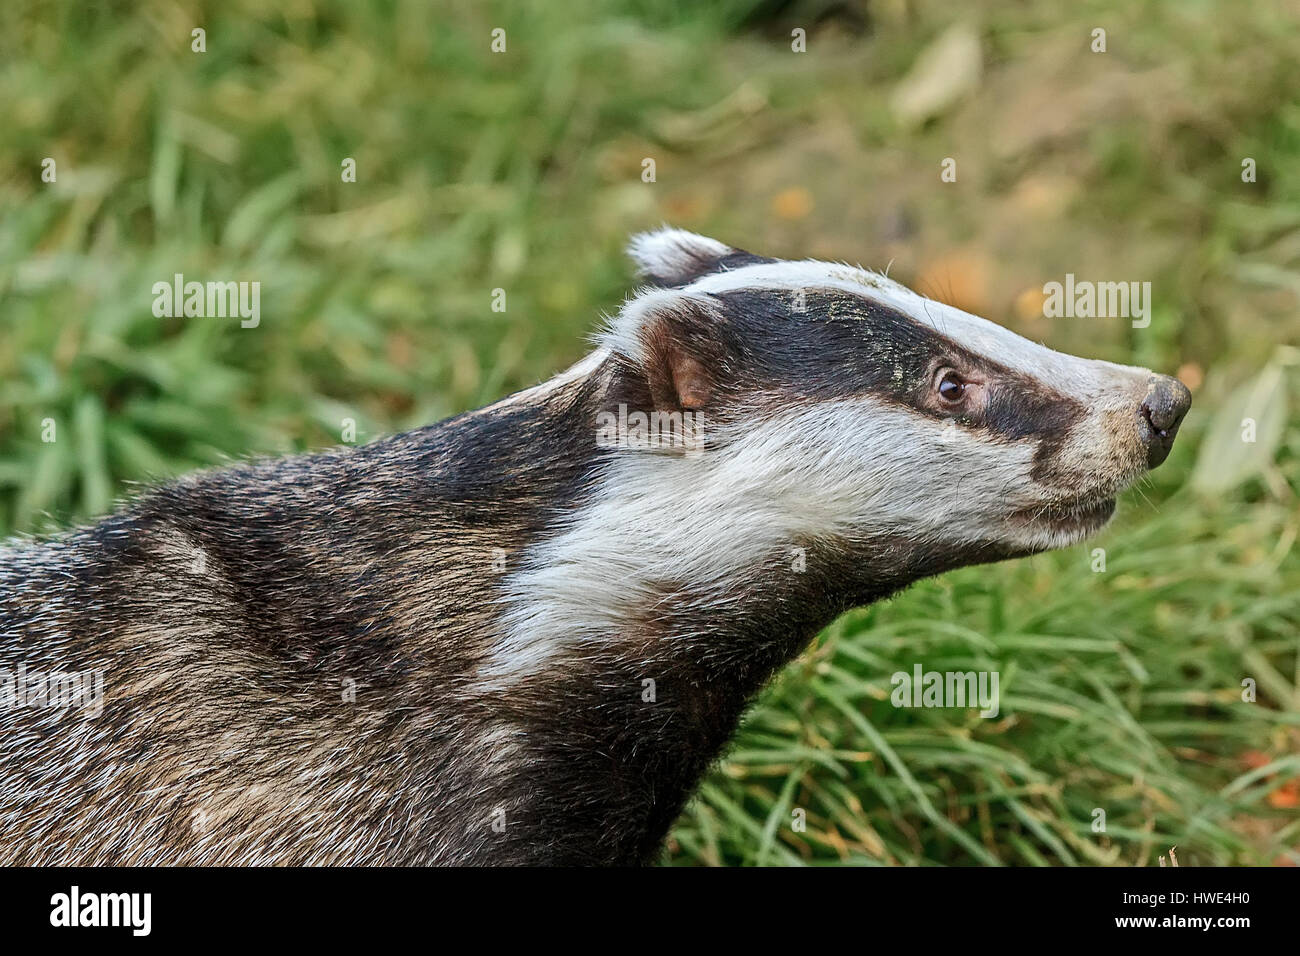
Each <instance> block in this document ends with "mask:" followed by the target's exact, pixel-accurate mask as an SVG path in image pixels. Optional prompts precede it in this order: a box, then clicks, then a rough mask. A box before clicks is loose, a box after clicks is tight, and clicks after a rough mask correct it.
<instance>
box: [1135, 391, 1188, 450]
mask: <svg viewBox="0 0 1300 956" xmlns="http://www.w3.org/2000/svg"><path fill="white" fill-rule="evenodd" d="M1191 405H1192V393H1191V392H1190V391H1188V389H1187V386H1186V385H1184V384H1183V383H1182V382H1180V381H1178V379H1176V378H1170V377H1169V376H1168V375H1153V376H1151V379H1150V381H1149V382H1148V383H1147V395H1146V398H1145V399H1143V400H1142V405H1141V407H1140V408H1139V410H1138V415H1139V417H1140V420H1139V423H1138V427H1139V430H1140V431H1141V435H1142V440H1143V442H1145V443H1146V448H1147V467H1148V468H1154V467H1156V466H1157V465H1159V464H1160V463H1161V462H1162V461H1164V460H1165V459H1166V458H1168V457H1169V450H1170V449H1171V448H1173V447H1174V436H1175V435H1177V434H1178V426H1179V425H1181V424H1182V423H1183V416H1184V415H1186V414H1187V409H1189V408H1190V407H1191Z"/></svg>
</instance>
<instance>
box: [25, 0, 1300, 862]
mask: <svg viewBox="0 0 1300 956" xmlns="http://www.w3.org/2000/svg"><path fill="white" fill-rule="evenodd" d="M265 6H266V5H264V4H261V3H254V2H245V0H228V2H224V3H220V4H217V3H164V2H157V0H139V2H73V0H60V2H43V3H42V2H37V3H31V2H22V0H19V2H14V3H7V4H4V5H3V6H0V130H3V137H2V142H0V531H3V532H5V533H19V532H21V533H27V532H37V533H39V532H43V531H47V530H50V529H52V528H56V527H62V526H66V525H67V524H68V523H70V522H73V521H76V520H81V519H85V518H88V517H90V516H93V515H96V514H99V513H101V512H103V511H104V510H106V509H107V508H108V507H110V506H111V503H112V501H113V500H114V499H115V498H116V497H118V496H120V495H122V494H124V493H126V492H127V491H128V489H129V485H130V483H131V482H138V481H156V480H159V479H163V478H166V477H167V476H170V475H175V474H178V473H181V472H184V471H186V470H189V469H193V468H196V467H201V466H207V465H211V464H214V463H219V462H221V461H224V460H227V459H228V458H230V457H242V456H245V455H249V454H254V453H279V452H286V451H290V450H295V449H304V448H316V447H321V446H325V445H329V444H332V443H335V442H337V441H339V438H340V428H341V422H342V420H343V419H345V418H353V419H355V420H356V421H357V422H358V423H359V436H358V437H359V439H360V440H362V441H365V440H368V439H370V438H373V437H376V436H378V435H380V434H384V433H389V432H393V431H397V430H402V429H406V428H411V427H415V426H418V425H422V424H426V423H428V422H432V421H434V420H436V419H438V418H441V417H443V416H445V415H448V414H451V413H453V412H456V411H459V410H462V409H465V408H470V407H474V406H476V405H479V404H482V403H484V402H487V401H488V400H491V399H493V398H495V397H498V396H500V395H502V394H504V393H506V392H508V391H511V390H513V389H516V388H519V387H522V386H525V385H528V384H531V383H533V382H536V381H538V380H540V379H542V378H545V377H547V376H548V375H549V374H551V373H553V372H554V371H556V370H558V369H560V368H562V367H563V366H565V365H566V364H567V363H569V362H571V361H573V360H575V359H576V358H577V357H578V356H579V355H581V354H582V353H583V352H584V351H585V350H586V342H585V336H586V335H587V334H588V333H589V332H590V331H591V330H592V329H593V328H594V327H595V325H596V323H597V320H598V315H599V313H600V312H602V311H610V310H613V309H616V308H617V307H618V305H619V303H620V302H621V301H622V298H623V296H624V295H625V294H626V293H627V291H628V290H629V288H630V287H631V285H632V280H631V277H630V274H629V270H628V267H627V265H626V263H625V261H624V259H623V258H622V254H621V249H622V245H623V243H624V241H625V239H626V237H627V235H628V234H629V233H630V232H632V231H635V230H638V229H642V228H646V227H651V226H655V225H658V224H660V223H661V222H664V221H667V222H670V223H672V224H674V225H679V226H683V227H686V228H691V229H695V230H698V231H702V232H706V233H708V234H711V235H715V236H717V237H719V238H722V239H724V240H726V241H728V242H731V243H733V244H736V245H740V246H743V247H746V248H750V249H752V250H754V251H759V252H763V253H767V254H771V255H783V256H789V257H805V256H818V257H827V258H834V259H843V260H849V261H853V262H860V263H861V264H863V265H865V266H868V267H871V268H880V269H883V268H885V267H886V266H887V265H888V266H890V273H891V275H892V276H894V277H895V278H899V279H901V280H902V281H904V282H906V283H908V284H911V285H913V286H914V287H916V288H918V289H919V290H920V291H922V292H924V293H926V294H929V295H931V296H933V297H935V298H940V299H944V300H945V301H949V302H952V303H953V304H956V305H958V306H960V307H962V308H966V309H968V310H971V311H974V312H978V313H981V314H985V315H988V316H990V317H992V318H994V319H996V320H998V321H1001V322H1003V323H1005V324H1007V325H1009V326H1010V327H1012V328H1014V329H1016V330H1017V331H1019V332H1021V333H1022V334H1025V335H1028V336H1030V337H1031V338H1034V339H1037V340H1041V341H1044V342H1046V343H1047V344H1049V345H1051V346H1053V347H1056V348H1060V349H1064V350H1068V351H1075V352H1079V353H1081V354H1085V355H1089V356H1093V357H1100V358H1108V359H1112V360H1116V361H1121V362H1126V363H1134V364H1145V365H1150V366H1151V367H1153V368H1156V369H1159V370H1161V371H1165V372H1171V373H1172V372H1175V371H1177V372H1178V373H1179V374H1181V375H1182V377H1183V378H1184V379H1185V380H1186V381H1188V383H1189V384H1190V385H1192V386H1193V388H1194V389H1195V391H1196V393H1197V398H1196V405H1195V408H1194V410H1193V413H1192V415H1191V417H1190V419H1189V421H1188V423H1187V425H1186V426H1185V428H1184V433H1183V434H1184V436H1185V437H1183V438H1182V439H1180V441H1179V444H1178V446H1177V447H1176V449H1175V452H1174V455H1173V457H1172V458H1171V460H1170V461H1169V463H1167V464H1166V465H1164V466H1163V467H1162V468H1161V469H1160V470H1159V471H1157V472H1155V473H1154V475H1153V480H1152V482H1151V483H1150V484H1149V485H1148V486H1146V487H1144V488H1143V489H1141V491H1139V492H1137V493H1134V494H1132V495H1131V496H1129V497H1128V498H1127V499H1126V500H1125V501H1124V502H1123V503H1122V506H1121V515H1120V517H1119V519H1118V520H1117V522H1116V523H1115V525H1114V526H1113V527H1112V528H1111V529H1109V530H1108V531H1107V532H1106V533H1105V534H1104V535H1102V536H1101V537H1100V538H1099V539H1098V540H1097V541H1096V542H1095V543H1090V544H1088V545H1085V546H1080V547H1078V548H1075V549H1071V550H1069V551H1066V552H1062V553H1058V554H1052V555H1046V556H1040V557H1037V558H1034V559H1032V560H1027V561H1019V562H1015V563H1011V564H1007V565H1000V566H995V567H986V568H975V569H968V570H966V571H963V572H959V573H955V574H950V575H947V576H945V577H944V578H942V579H940V580H936V581H931V582H925V583H923V584H921V585H919V586H917V587H916V588H914V589H912V590H911V591H909V592H907V593H906V594H904V595H903V596H901V597H898V598H896V599H895V600H892V601H890V602H887V603H885V604H882V605H877V606H875V607H872V608H869V609H865V610H861V611H858V612H855V613H853V614H851V615H849V616H848V617H846V618H844V619H842V620H841V621H839V622H837V623H836V624H835V625H834V626H833V627H832V628H831V629H830V630H829V631H828V632H827V633H826V634H825V635H823V636H822V637H821V638H820V639H819V640H818V642H817V643H816V645H815V646H814V647H813V648H812V649H811V650H810V651H809V652H808V653H807V654H806V655H804V656H803V657H802V658H801V659H800V660H799V661H798V662H796V663H795V664H794V665H792V666H791V667H790V668H788V669H787V671H786V672H785V673H784V674H783V675H781V677H780V678H779V679H778V680H777V682H776V683H775V685H774V686H773V687H772V688H770V690H769V691H768V692H767V693H766V694H765V695H764V696H763V698H762V700H761V702H760V704H759V706H758V707H757V708H756V709H755V711H754V713H753V714H752V715H751V717H750V718H749V719H748V720H747V722H746V725H745V727H744V729H743V732H742V733H741V735H740V737H739V739H738V741H737V744H736V747H735V749H734V751H733V752H732V753H731V754H730V755H729V757H728V758H727V760H726V761H725V762H724V763H723V764H722V765H721V767H720V768H719V769H718V770H717V772H715V773H714V774H713V775H712V776H711V778H710V779H709V780H708V781H707V783H706V784H705V786H704V788H703V790H702V792H701V794H700V796H699V798H698V799H697V800H696V801H694V803H693V804H692V806H691V808H690V810H689V811H688V813H687V814H686V815H685V816H684V818H683V819H682V820H681V822H680V823H679V825H678V827H677V828H676V830H675V832H674V835H673V838H672V840H671V841H670V846H669V852H668V857H669V860H670V861H671V862H674V863H708V864H735V863H797V862H816V863H833V862H841V861H842V862H853V863H908V864H993V863H1006V864H1096V863H1114V864H1134V865H1153V864H1154V863H1155V862H1156V861H1157V859H1158V858H1159V856H1160V855H1161V854H1163V853H1165V852H1166V851H1167V850H1168V849H1169V847H1170V846H1173V845H1177V847H1178V857H1179V860H1180V862H1182V863H1184V864H1188V863H1192V864H1214V865H1228V864H1261V863H1282V864H1285V863H1296V862H1300V849H1297V848H1298V847H1300V814H1298V813H1297V807H1298V806H1300V782H1298V778H1300V749H1298V748H1297V743H1298V742H1300V718H1298V717H1297V711H1298V710H1300V707H1298V706H1297V704H1298V703H1300V683H1298V682H1297V678H1298V675H1297V658H1298V657H1300V640H1298V637H1297V635H1298V634H1300V587H1298V585H1300V557H1297V553H1296V548H1295V546H1294V545H1295V539H1296V535H1297V529H1298V526H1300V515H1298V513H1297V507H1296V491H1297V489H1298V488H1300V455H1298V454H1297V452H1298V451H1300V428H1298V427H1297V426H1298V424H1300V421H1298V419H1297V416H1296V415H1294V414H1291V413H1288V412H1287V411H1286V409H1287V405H1286V396H1287V393H1288V391H1290V392H1291V393H1294V390H1295V385H1296V380H1297V375H1300V371H1298V370H1297V368H1296V365H1295V363H1294V354H1295V353H1294V352H1290V351H1288V350H1287V349H1286V346H1287V345H1294V344H1296V343H1297V341H1298V340H1300V318H1298V316H1297V295H1298V294H1300V97H1298V96H1297V88H1296V84H1295V64H1296V63H1297V62H1300V4H1297V3H1296V2H1265V3H1259V4H1241V3H1235V2H1232V0H1218V2H1211V0H1189V2H1186V3H1158V2H1151V0H1145V2H1144V0H1137V2H1131V3H1123V4H1121V3H1118V2H1106V3H1100V2H1087V0H1085V2H1080V3H1076V4H1072V5H1070V9H1069V10H1068V11H1063V10H1062V9H1061V8H1062V6H1063V5H1061V4H1058V3H1055V2H1051V0H1024V2H1016V3H1010V2H1007V3H992V2H984V0H981V2H971V3H966V4H960V5H955V4H949V3H945V2H940V0H880V2H865V0H864V2H851V0H834V2H833V0H793V2H782V0H723V2H719V3H714V4H707V5H706V4H690V3H685V2H680V0H609V2H594V0H587V2H577V3H564V4H559V3H550V4H547V3H541V2H537V3H500V2H494V0H487V2H468V0H466V2H463V3H457V2H451V3H447V2H434V3H428V2H418V0H357V2H342V0H338V2H326V0H292V2H289V3H286V4H281V5H279V6H280V7H281V8H282V9H281V10H280V11H279V12H272V11H270V10H268V9H265ZM196 27H202V28H203V29H204V30H205V31H206V47H207V51H206V52H205V53H195V52H192V50H191V31H192V30H193V29H195V28H196ZM497 27H500V28H503V29H505V31H506V42H507V49H506V52H505V53H504V54H493V53H492V52H491V51H490V49H489V44H490V33H491V30H492V29H494V28H497ZM1098 27H1100V28H1103V29H1105V30H1106V40H1107V51H1106V52H1105V53H1094V52H1092V51H1091V49H1090V45H1091V43H1092V38H1091V37H1092V30H1093V29H1095V28H1098ZM794 28H801V29H804V30H805V31H806V34H807V52H804V53H795V52H793V51H792V49H791V31H792V30H793V29H794ZM936 50H937V52H936ZM927 51H928V54H927ZM927 56H928V59H929V60H930V61H932V62H933V64H937V65H931V66H928V67H927V65H926V63H927ZM47 157H48V158H52V159H53V160H55V163H56V170H57V179H56V181H55V182H53V183H47V182H43V181H42V178H41V170H42V163H43V161H44V160H45V159H46V158H47ZM346 157H352V158H354V159H355V160H356V168H357V181H356V182H355V183H345V182H342V181H341V176H340V168H341V167H340V164H341V162H342V161H343V159H344V158H346ZM647 157H649V158H653V159H654V160H655V161H656V166H657V169H656V173H657V181H656V182H654V183H645V182H643V181H642V179H641V172H642V160H643V159H644V158H647ZM948 157H950V158H953V159H955V160H956V163H957V174H958V175H957V181H956V182H955V183H942V182H941V181H940V176H939V173H940V163H941V161H942V160H943V159H944V158H948ZM1245 157H1251V158H1253V159H1255V161H1256V163H1257V168H1258V173H1257V181H1256V182H1253V183H1245V182H1243V181H1242V178H1241V163H1242V160H1243V158H1245ZM177 272H180V273H183V274H184V275H185V276H186V278H187V279H197V280H199V281H205V280H208V279H214V280H256V281H259V282H261V285H262V302H261V309H262V322H261V325H260V327H259V328H257V329H241V328H240V327H239V323H238V321H237V320H233V321H232V320H221V319H158V318H155V317H154V316H153V314H152V312H151V304H152V294H151V291H150V290H151V287H152V285H153V283H155V282H158V281H169V280H170V278H171V277H172V276H173V274H175V273H177ZM1067 272H1073V273H1074V274H1075V275H1076V276H1077V277H1079V278H1081V279H1089V278H1090V279H1095V280H1135V281H1150V282H1151V283H1152V287H1153V293H1154V300H1155V308H1154V312H1153V321H1152V323H1151V326H1150V327H1149V328H1147V329H1134V328H1132V327H1131V326H1130V324H1129V323H1128V322H1126V321H1124V320H1100V319H1092V320H1084V319H1046V318H1043V317H1042V308H1041V289H1042V285H1043V283H1044V282H1047V281H1051V280H1062V279H1063V277H1064V275H1065V273H1067ZM495 288H502V289H505V290H506V292H507V296H508V307H507V311H506V312H504V313H499V312H493V311H492V310H491V296H492V290H493V289H495ZM1261 370H1264V374H1262V375H1261ZM1234 389H1236V391H1235V392H1234ZM1243 409H1244V410H1245V411H1246V412H1249V413H1250V414H1252V415H1255V416H1257V417H1260V419H1261V425H1260V428H1261V438H1260V440H1259V441H1258V442H1257V443H1256V444H1254V445H1245V444H1243V443H1241V442H1240V440H1239V436H1237V434H1236V430H1237V427H1238V424H1239V420H1240V418H1241V417H1242V410H1243ZM1216 414H1217V418H1216ZM1265 418H1268V424H1267V425H1266V424H1265V421H1264V419H1265ZM47 419H53V420H54V422H55V425H56V428H57V430H58V431H57V434H58V440H57V441H55V442H53V443H47V442H42V440H41V433H42V422H44V421H45V420H47ZM1216 435H1217V438H1216ZM1198 450H1199V451H1200V454H1201V461H1200V463H1199V465H1198V464H1197V458H1198ZM1194 469H1195V470H1196V473H1197V474H1200V475H1202V476H1203V477H1204V478H1205V480H1204V481H1203V482H1202V483H1201V484H1202V490H1200V491H1198V490H1197V489H1195V488H1193V487H1189V475H1191V474H1193V473H1194ZM1094 547H1102V548H1104V549H1105V550H1106V556H1107V565H1106V570H1105V571H1104V572H1101V573H1099V572H1095V571H1094V570H1092V567H1093V554H1092V549H1093V548H1094ZM917 662H920V663H922V664H923V665H924V666H925V667H926V668H927V669H930V670H967V669H971V670H990V669H996V670H999V671H1000V673H1001V675H1002V685H1001V686H1002V695H1003V699H1002V712H1001V714H1000V716H999V717H998V718H997V719H995V720H982V719H980V718H978V717H977V716H975V714H974V712H969V711H954V710H898V709H896V708H894V707H892V706H891V705H890V703H889V699H888V695H889V691H890V689H891V685H890V683H889V675H890V674H891V673H893V672H894V671H896V670H906V671H910V670H911V668H912V665H913V664H914V663H917ZM1245 678H1250V679H1252V680H1254V681H1255V682H1256V683H1257V686H1258V699H1257V701H1255V702H1253V703H1249V702H1244V701H1243V700H1242V686H1241V682H1242V680H1243V679H1245ZM1097 810H1102V811H1104V814H1105V832H1096V831H1095V830H1094V821H1095V820H1096V819H1097V816H1096V811H1097ZM800 816H801V817H802V818H803V819H805V820H806V829H804V830H803V831H802V832H800V831H798V830H796V829H795V828H794V827H793V826H792V823H793V821H794V819H795V818H796V817H800Z"/></svg>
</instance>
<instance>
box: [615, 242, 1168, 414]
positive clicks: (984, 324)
mask: <svg viewBox="0 0 1300 956" xmlns="http://www.w3.org/2000/svg"><path fill="white" fill-rule="evenodd" d="M746 289H771V290H774V291H780V292H785V293H790V294H791V295H792V294H793V293H794V292H795V291H796V290H804V291H812V290H815V289H831V290H836V291H840V292H847V293H849V294H851V295H857V296H863V297H865V298H868V299H873V300H875V301H877V302H879V303H881V304H882V305H885V306H888V307H890V308H893V309H896V310H897V311H899V312H901V313H903V314H904V315H907V316H909V317H911V318H912V319H914V320H916V321H917V322H920V323H922V324H924V325H927V326H929V327H930V328H932V329H934V330H935V331H937V332H939V333H940V334H942V335H945V336H947V337H948V338H950V339H952V340H953V341H954V342H956V343H957V344H958V345H960V346H962V347H963V348H965V349H968V350H969V351H971V352H974V353H975V354H977V355H981V356H983V357H985V358H987V359H988V360H990V361H992V362H997V363H998V364H1000V365H1003V366H1005V367H1007V368H1010V369H1013V370H1015V371H1018V372H1022V373H1024V374H1026V375H1029V376H1031V377H1033V378H1035V379H1038V380H1041V381H1044V382H1047V383H1049V384H1050V383H1053V382H1056V383H1059V384H1060V385H1061V386H1062V387H1064V388H1066V389H1067V390H1069V391H1070V393H1071V394H1072V395H1074V396H1076V397H1078V398H1081V399H1083V400H1088V399H1091V398H1093V397H1101V396H1103V395H1105V394H1106V393H1107V392H1113V391H1114V390H1116V389H1117V388H1124V389H1132V388H1136V387H1139V385H1140V384H1141V382H1145V379H1146V375H1147V373H1146V371H1145V370H1144V369H1136V368H1131V367H1128V366H1123V365H1113V364H1111V363H1109V362H1095V361H1092V360H1089V359H1083V358H1079V357H1078V356H1074V355H1066V354H1064V353H1061V352H1056V351H1053V350H1052V349H1049V348H1047V347H1046V346H1043V345H1039V344H1037V343H1036V342H1031V341H1029V340H1028V339H1026V338H1024V337H1022V336H1020V335H1017V334H1016V333H1014V332H1012V331H1010V330H1009V329H1004V328H1003V327H1002V326H1000V325H997V324H996V323H994V322H990V321H988V320H987V319H982V318H980V317H979V316H976V315H971V314H970V313H968V312H963V311H961V310H960V309H957V308H954V307H952V306H950V305H944V304H943V303H941V302H935V301H934V300H932V299H927V298H925V297H924V296H922V295H918V294H917V293H915V292H913V291H912V290H911V289H908V288H907V287H906V286H903V285H900V284H899V283H897V282H895V281H893V280H892V279H889V278H887V277H885V276H883V275H880V274H878V273H875V272H869V271H867V270H865V269H861V268H857V267H854V266H849V265H843V264H837V263H833V262H819V261H817V260H805V261H800V262H768V263H756V264H754V265H748V266H742V267H741V268H738V269H729V270H725V271H722V272H715V273H711V274H709V275H705V276H701V277H700V278H699V279H697V280H695V281H694V282H692V283H691V284H690V285H688V286H686V287H684V288H682V289H654V290H649V291H647V292H645V293H644V294H643V295H641V296H638V297H637V298H636V299H634V300H632V301H631V302H629V303H628V304H627V306H626V307H625V309H624V313H623V314H622V315H620V316H619V317H618V318H617V319H616V320H615V321H614V323H613V328H612V330H611V334H610V335H609V336H608V338H607V344H609V345H610V347H611V348H615V349H617V350H619V351H623V352H624V354H631V355H635V354H638V353H637V350H636V349H637V346H636V344H635V332H636V327H637V325H638V324H639V322H640V320H641V318H642V317H643V316H644V315H645V314H646V313H647V312H648V311H649V310H652V309H653V308H655V307H657V306H670V305H671V302H672V301H673V299H674V298H680V297H682V296H688V297H691V298H695V299H697V300H700V301H707V297H708V296H709V295H719V294H722V293H726V292H739V291H742V290H746ZM628 350H631V351H628ZM1135 383H1136V384H1135Z"/></svg>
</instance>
